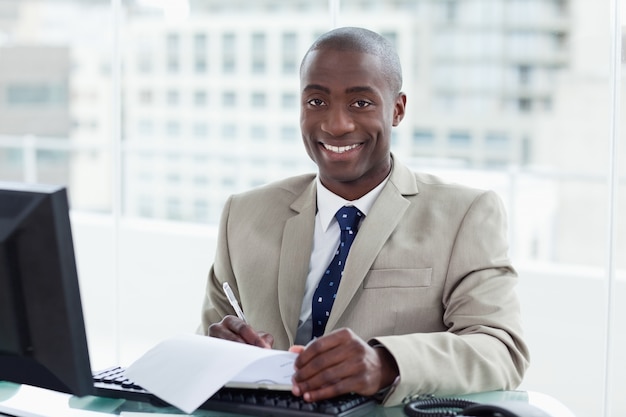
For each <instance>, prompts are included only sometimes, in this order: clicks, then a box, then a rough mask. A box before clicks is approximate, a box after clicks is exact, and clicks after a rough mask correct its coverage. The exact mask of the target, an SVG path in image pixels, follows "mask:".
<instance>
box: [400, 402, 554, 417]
mask: <svg viewBox="0 0 626 417" xmlns="http://www.w3.org/2000/svg"><path fill="white" fill-rule="evenodd" d="M404 413H405V414H406V415H407V416H409V417H473V416H476V417H550V415H549V414H548V413H547V412H545V411H543V410H541V409H540V408H537V407H535V406H534V405H531V404H528V403H527V402H524V401H511V400H509V401H497V402H489V403H476V402H473V401H468V400H463V399H459V398H432V397H430V398H427V399H416V400H413V401H411V402H410V403H408V404H406V405H405V406H404Z"/></svg>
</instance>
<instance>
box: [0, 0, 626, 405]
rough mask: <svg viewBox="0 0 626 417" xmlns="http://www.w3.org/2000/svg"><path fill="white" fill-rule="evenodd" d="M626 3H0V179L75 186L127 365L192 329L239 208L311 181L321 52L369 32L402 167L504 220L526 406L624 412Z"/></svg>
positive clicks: (91, 266) (83, 242)
mask: <svg viewBox="0 0 626 417" xmlns="http://www.w3.org/2000/svg"><path fill="white" fill-rule="evenodd" d="M619 8H620V7H619V4H618V0H594V1H589V0H523V1H521V0H463V1H458V0H456V1H455V0H441V1H434V0H378V1H363V0H334V1H328V0H306V1H300V0H297V1H294V0H255V1H235V0H177V1H171V2H156V1H149V0H133V1H130V0H57V1H48V0H20V1H15V0H0V180H11V181H27V182H44V183H61V184H66V185H67V186H68V189H69V195H70V198H71V207H72V220H73V228H74V238H75V245H76V253H77V257H78V264H79V273H80V279H81V288H82V295H83V304H84V310H85V314H86V320H87V330H88V337H89V343H90V349H91V355H92V365H93V367H94V368H99V367H105V366H108V365H110V364H112V363H121V364H128V363H129V362H131V361H132V360H134V359H135V358H136V357H137V356H138V355H140V354H141V353H143V352H144V351H146V350H147V349H148V348H150V347H151V346H153V345H154V344H156V343H157V342H158V341H160V340H162V339H164V338H166V337H168V336H170V335H173V334H176V333H180V332H189V331H194V329H195V327H196V326H197V325H198V323H199V313H200V303H201V301H202V297H203V291H204V284H205V278H206V274H207V273H208V270H209V268H210V265H211V262H212V258H213V254H214V250H215V238H216V234H215V233H216V230H215V229H216V224H217V222H218V220H219V216H220V212H221V208H222V205H223V204H224V201H225V200H226V198H227V197H228V195H230V194H232V193H235V192H240V191H243V190H246V189H249V188H252V187H256V186H259V185H262V184H264V183H267V182H269V181H273V180H276V179H279V178H282V177H286V176H289V175H294V174H300V173H303V172H309V171H314V170H315V166H314V165H313V163H312V162H311V161H310V160H309V159H308V157H307V156H306V152H305V151H304V148H303V146H302V144H301V138H300V132H299V104H298V103H299V98H298V97H299V95H298V88H299V79H298V67H299V62H300V59H301V58H302V56H303V54H304V52H305V51H306V48H307V47H308V45H309V44H310V43H311V42H312V40H313V39H315V37H316V36H318V35H319V34H321V33H323V32H325V31H326V30H328V29H331V28H332V27H333V26H349V25H355V26H364V27H367V28H370V29H373V30H375V31H378V32H380V33H382V34H384V36H386V37H388V38H389V39H390V40H391V41H392V42H393V43H394V45H396V47H397V49H398V52H399V54H400V57H401V60H402V63H403V71H404V91H405V92H406V93H407V96H408V102H407V112H408V113H407V115H406V117H405V119H404V120H403V122H402V123H401V125H400V126H399V127H398V128H396V130H395V132H394V137H393V145H392V146H393V151H394V153H395V155H396V156H397V157H398V158H400V159H401V160H403V161H404V162H406V163H408V164H409V165H410V166H412V167H413V168H414V169H415V170H419V171H427V172H431V173H434V174H437V175H440V176H443V177H445V178H447V179H449V180H451V181H457V182H461V183H465V184H468V185H472V186H477V187H482V188H490V189H494V190H496V191H497V192H498V193H499V194H500V195H501V196H502V198H503V199H504V201H505V203H506V205H507V209H508V214H509V228H510V233H509V237H510V242H511V256H512V258H513V261H514V264H515V266H516V268H517V269H518V272H519V275H520V286H519V292H520V296H521V299H522V303H523V304H522V307H523V314H524V320H525V329H526V337H527V339H528V342H529V343H530V347H531V350H532V364H531V368H530V370H529V372H528V374H527V377H526V379H525V381H524V383H523V385H522V389H526V390H531V391H541V392H545V393H547V394H550V395H552V396H554V397H556V398H558V399H559V400H561V401H562V402H564V403H565V404H566V405H567V406H569V407H570V408H571V409H572V410H573V411H574V412H575V414H576V415H580V416H599V415H601V413H602V411H601V410H604V413H605V414H604V415H605V416H608V415H614V416H618V415H624V414H626V399H625V398H624V396H622V395H621V393H620V392H619V388H621V387H624V386H626V354H625V353H624V352H626V336H625V335H626V331H624V329H625V328H626V309H625V307H624V306H625V305H626V258H625V257H624V256H621V255H623V254H624V253H626V239H624V236H626V222H625V218H624V216H622V215H620V214H619V213H622V212H624V209H625V208H626V203H625V202H624V198H626V197H625V195H626V168H625V165H626V140H625V139H624V134H622V133H621V132H623V131H626V127H625V126H624V122H626V114H625V113H624V112H623V111H621V110H620V109H623V108H626V105H624V104H623V103H622V97H623V94H624V92H626V86H624V85H623V83H622V81H621V79H622V77H623V75H625V74H626V73H625V72H624V70H623V67H622V64H621V62H620V57H619V52H620V46H621V33H620V30H619V29H620V28H621V24H620V22H616V21H615V19H614V18H615V16H619V14H618V11H619ZM625 8H626V7H625ZM607 28H609V29H610V30H607ZM605 400H606V401H605ZM609 413H610V414H609Z"/></svg>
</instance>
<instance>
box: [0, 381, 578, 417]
mask: <svg viewBox="0 0 626 417" xmlns="http://www.w3.org/2000/svg"><path fill="white" fill-rule="evenodd" d="M459 397H460V398H464V399H467V400H471V401H476V402H492V401H504V400H514V401H525V402H529V403H530V404H532V405H535V406H537V407H539V408H541V409H543V410H545V411H547V412H548V413H549V414H550V415H551V416H553V417H575V416H574V414H573V413H572V412H571V411H570V410H569V409H568V408H567V407H565V406H564V405H563V404H561V403H560V402H559V401H557V400H556V399H554V398H552V397H550V396H548V395H545V394H541V393H537V392H532V391H529V392H527V391H492V392H483V393H478V394H471V395H463V396H459ZM147 414H152V416H153V417H156V416H157V415H167V416H170V417H172V416H173V415H187V414H184V413H182V412H181V411H179V410H178V409H176V408H174V407H158V406H154V405H152V404H149V403H144V402H136V401H128V400H122V399H119V400H118V399H110V398H100V397H93V396H87V397H81V398H79V397H74V396H72V395H69V394H63V393H59V392H55V391H50V390H46V389H41V388H36V387H31V386H27V385H18V384H13V383H10V382H2V381H0V416H4V415H6V416H15V417H104V416H106V415H109V416H110V415H119V416H120V417H140V416H141V415H144V416H145V415H147ZM192 415H193V416H197V417H217V416H222V417H224V416H237V414H228V413H224V412H221V411H206V410H198V411H196V412H195V413H194V414H192ZM369 415H370V416H372V417H405V414H404V411H403V406H397V407H382V406H380V407H377V408H376V409H374V411H373V412H372V413H370V414H369Z"/></svg>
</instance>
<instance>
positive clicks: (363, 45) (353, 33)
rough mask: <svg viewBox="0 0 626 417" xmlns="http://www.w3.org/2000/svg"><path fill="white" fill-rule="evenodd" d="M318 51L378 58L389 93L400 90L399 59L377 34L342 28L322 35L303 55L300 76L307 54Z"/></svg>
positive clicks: (389, 45) (400, 73)
mask: <svg viewBox="0 0 626 417" xmlns="http://www.w3.org/2000/svg"><path fill="white" fill-rule="evenodd" d="M320 49H329V50H335V51H350V52H359V53H366V54H371V55H374V56H376V57H378V58H379V59H380V62H381V66H382V69H383V72H384V76H385V78H386V79H387V82H388V83H389V87H390V89H391V92H392V93H393V94H394V95H396V94H398V93H399V92H400V89H401V88H402V67H401V65H400V58H399V57H398V53H397V52H396V49H395V47H394V46H393V45H392V44H391V42H389V41H388V40H387V39H385V38H384V37H382V36H381V35H379V34H378V33H376V32H372V31H371V30H368V29H364V28H358V27H342V28H337V29H333V30H331V31H330V32H326V33H324V34H323V35H321V36H320V37H319V38H317V40H316V41H315V42H313V44H312V45H311V47H310V48H309V49H308V51H307V52H306V54H304V58H303V59H302V63H301V65H300V74H302V66H303V65H304V62H305V61H306V59H307V57H308V56H309V53H311V52H313V51H317V50H320Z"/></svg>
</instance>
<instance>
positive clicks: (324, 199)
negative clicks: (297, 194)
mask: <svg viewBox="0 0 626 417" xmlns="http://www.w3.org/2000/svg"><path fill="white" fill-rule="evenodd" d="M390 175H391V174H390ZM388 180H389V175H387V178H385V179H384V180H383V181H382V182H381V183H380V184H378V185H377V186H376V188H374V189H373V190H372V191H370V192H369V193H367V194H365V195H364V196H363V197H361V198H359V199H356V200H353V201H348V200H346V199H344V198H342V197H339V196H338V195H337V194H335V193H333V192H332V191H330V190H329V189H328V188H326V187H324V185H323V184H322V181H320V178H319V175H318V176H317V214H318V215H319V220H320V222H321V226H322V229H323V230H324V231H326V230H328V227H329V226H330V225H331V223H332V221H333V220H335V213H337V210H339V209H340V208H341V207H343V206H355V207H356V208H358V209H359V210H360V211H361V213H363V214H365V216H367V214H368V213H369V211H370V209H371V208H372V205H374V201H376V199H377V198H378V196H379V195H380V192H381V191H382V189H383V187H384V186H385V184H387V181H388Z"/></svg>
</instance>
